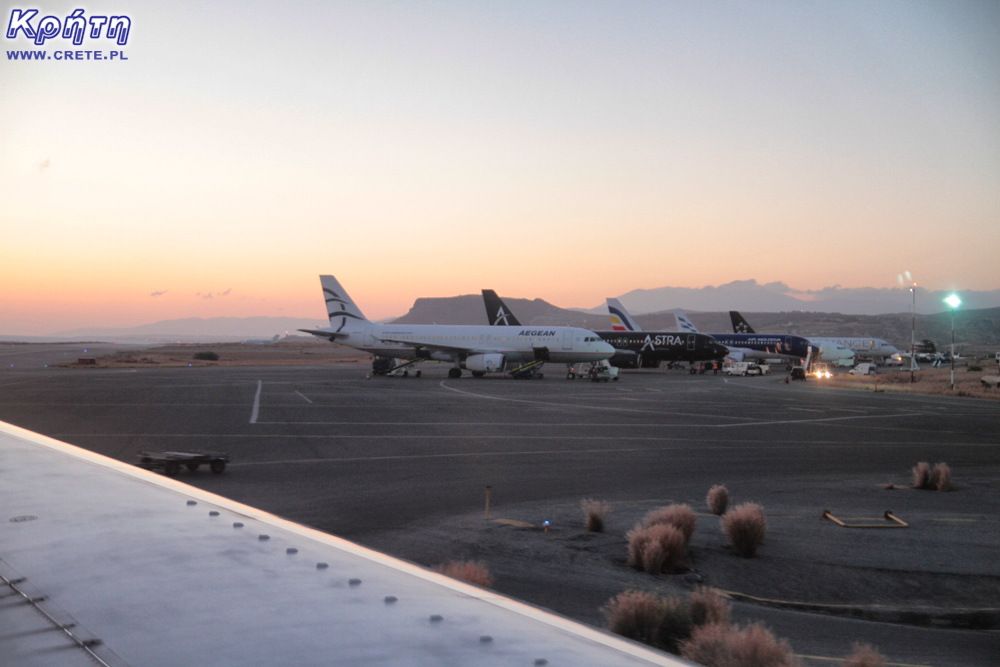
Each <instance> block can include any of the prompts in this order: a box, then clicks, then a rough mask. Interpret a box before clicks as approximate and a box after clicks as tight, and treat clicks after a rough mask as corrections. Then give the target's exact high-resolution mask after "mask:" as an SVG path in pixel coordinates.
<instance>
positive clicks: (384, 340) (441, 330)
mask: <svg viewBox="0 0 1000 667" xmlns="http://www.w3.org/2000/svg"><path fill="white" fill-rule="evenodd" d="M319 278H320V284H321V285H322V286H323V296H324V298H325V299H326V307H327V313H328V314H329V316H330V326H329V327H323V328H320V329H300V330H299V331H302V332H305V333H308V334H312V335H313V336H319V337H321V338H326V339H328V340H330V341H331V342H337V343H340V344H341V345H347V346H348V347H353V348H356V349H358V350H364V351H365V352H369V353H371V354H374V355H375V356H376V360H375V362H373V366H372V368H373V370H377V369H378V367H377V366H376V364H377V363H378V358H379V357H381V358H383V359H406V360H409V362H408V363H406V364H403V365H401V366H397V367H396V368H395V369H394V370H398V369H399V368H402V367H403V366H409V365H411V364H416V363H418V362H420V361H425V360H429V361H443V362H450V363H453V364H454V367H453V368H450V369H448V377H450V378H458V377H461V376H462V369H463V368H464V369H466V370H469V371H472V375H473V376H474V377H482V376H483V375H485V374H486V373H493V372H503V371H505V370H507V367H508V364H522V368H523V367H524V365H530V364H536V365H541V364H542V363H544V362H546V361H551V362H554V363H565V364H568V365H572V364H575V363H581V362H587V361H600V360H602V359H608V358H610V357H611V356H612V355H613V354H614V353H615V348H613V347H611V345H609V344H608V343H605V342H604V341H603V340H601V338H600V336H598V335H597V334H596V333H594V332H593V331H587V330H585V329H578V328H576V327H555V326H544V327H527V326H489V325H465V324H375V323H374V322H372V321H370V320H369V319H368V318H367V317H365V316H364V314H362V312H361V309H360V308H358V306H357V305H356V304H355V303H354V301H353V300H352V299H351V297H350V296H348V295H347V292H346V291H345V290H344V288H343V287H341V286H340V283H339V282H337V279H336V278H334V277H333V276H320V277H319Z"/></svg>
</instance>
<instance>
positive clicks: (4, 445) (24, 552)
mask: <svg viewBox="0 0 1000 667" xmlns="http://www.w3.org/2000/svg"><path fill="white" fill-rule="evenodd" d="M0 479H3V484H2V485H0V507H3V508H4V512H5V517H4V519H3V521H2V522H0V575H2V578H0V589H3V604H2V605H0V625H2V627H3V644H2V653H0V658H2V660H0V662H3V664H5V665H7V664H10V665H19V666H22V665H31V666H35V667H47V666H59V667H66V666H73V665H90V666H93V665H94V664H103V665H112V666H115V667H118V666H123V665H158V666H170V665H178V666H190V665H317V666H318V665H324V666H328V665H427V666H431V665H434V666H438V665H488V666H490V665H543V664H547V665H553V666H554V665H594V666H596V665H636V666H637V665H685V664H687V663H685V662H684V661H681V660H678V659H676V658H673V657H672V656H668V655H666V654H663V653H659V652H657V651H654V650H651V649H648V648H646V647H644V646H641V645H639V644H635V643H633V642H630V641H627V640H624V639H622V638H620V637H617V636H614V635H611V634H609V633H606V632H603V631H601V630H598V629H595V628H591V627H588V626H584V625H581V624H579V623H576V622H574V621H571V620H569V619H566V618H563V617H561V616H557V615H555V614H553V613H550V612H547V611H545V610H543V609H539V608H536V607H532V606H530V605H527V604H524V603H521V602H518V601H516V600H513V599H511V598H507V597H504V596H503V595H500V594H498V593H495V592H493V591H489V590H486V589H483V588H479V587H476V586H472V585H470V584H466V583H464V582H460V581H456V580H453V579H450V578H448V577H445V576H444V575H441V574H437V573H435V572H431V571H429V570H425V569H423V568H421V567H418V566H416V565H413V564H411V563H406V562H403V561H400V560H397V559H395V558H391V557H389V556H386V555H385V554H381V553H378V552H375V551H372V550H369V549H366V548H364V547H361V546H359V545H357V544H354V543H351V542H348V541H346V540H342V539H339V538H336V537H333V536H331V535H327V534H325V533H321V532H319V531H316V530H313V529H310V528H306V527H305V526H301V525H298V524H295V523H292V522H290V521H285V520H283V519H279V518H278V517H276V516H273V515H271V514H268V513H266V512H263V511H260V510H257V509H254V508H252V507H248V506H246V505H241V504H239V503H236V502H233V501H230V500H227V499H225V498H222V497H220V496H216V495H213V494H211V493H208V492H206V491H202V490H199V489H197V488H194V487H191V486H188V485H186V484H182V483H179V482H177V481H175V480H172V479H167V478H164V477H161V476H159V475H156V474H154V473H151V472H148V471H146V470H141V469H139V468H136V467H133V466H130V465H127V464H125V463H121V462H118V461H114V460H112V459H109V458H106V457H103V456H100V455H98V454H94V453H91V452H88V451H86V450H82V449H79V448H77V447H74V446H72V445H68V444H65V443H62V442H59V441H57V440H53V439H51V438H47V437H45V436H41V435H38V434H36V433H32V432H30V431H26V430H24V429H21V428H18V427H16V426H11V425H10V424H5V423H3V422H0Z"/></svg>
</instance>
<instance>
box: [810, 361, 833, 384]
mask: <svg viewBox="0 0 1000 667" xmlns="http://www.w3.org/2000/svg"><path fill="white" fill-rule="evenodd" d="M812 375H813V377H815V378H817V379H820V380H824V379H830V378H832V377H833V373H831V372H830V367H829V366H827V365H826V364H813V365H812Z"/></svg>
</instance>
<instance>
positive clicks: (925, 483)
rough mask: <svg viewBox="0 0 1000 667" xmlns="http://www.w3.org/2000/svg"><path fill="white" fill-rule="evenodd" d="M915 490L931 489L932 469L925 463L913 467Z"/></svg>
mask: <svg viewBox="0 0 1000 667" xmlns="http://www.w3.org/2000/svg"><path fill="white" fill-rule="evenodd" d="M913 488H914V489H929V488H931V467H930V466H929V465H927V463H926V462H924V461H921V462H920V463H918V464H917V465H915V466H913Z"/></svg>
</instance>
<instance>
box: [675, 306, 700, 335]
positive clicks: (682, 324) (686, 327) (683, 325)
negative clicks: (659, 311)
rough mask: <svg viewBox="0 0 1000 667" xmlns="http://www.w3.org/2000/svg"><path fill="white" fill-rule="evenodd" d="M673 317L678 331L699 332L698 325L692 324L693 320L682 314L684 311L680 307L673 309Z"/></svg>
mask: <svg viewBox="0 0 1000 667" xmlns="http://www.w3.org/2000/svg"><path fill="white" fill-rule="evenodd" d="M674 318H675V319H676V320H677V329H678V330H680V331H686V332H688V333H699V331H698V327H696V326H695V325H694V322H692V321H691V319H690V318H689V317H688V316H687V315H685V314H684V311H683V310H681V309H680V308H675V309H674Z"/></svg>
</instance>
